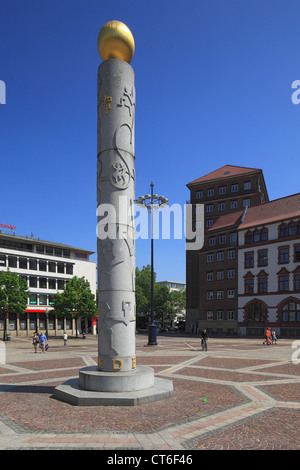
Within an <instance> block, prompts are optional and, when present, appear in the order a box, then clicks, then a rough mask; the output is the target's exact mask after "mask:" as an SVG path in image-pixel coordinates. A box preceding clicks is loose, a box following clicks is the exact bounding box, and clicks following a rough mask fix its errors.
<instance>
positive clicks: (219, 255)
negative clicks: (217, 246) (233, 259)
mask: <svg viewBox="0 0 300 470" xmlns="http://www.w3.org/2000/svg"><path fill="white" fill-rule="evenodd" d="M223 260H224V251H219V253H217V261H223Z"/></svg>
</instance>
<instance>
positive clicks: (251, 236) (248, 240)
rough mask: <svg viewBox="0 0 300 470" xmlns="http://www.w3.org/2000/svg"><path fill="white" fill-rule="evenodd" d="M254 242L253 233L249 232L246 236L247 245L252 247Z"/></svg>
mask: <svg viewBox="0 0 300 470" xmlns="http://www.w3.org/2000/svg"><path fill="white" fill-rule="evenodd" d="M252 242H253V235H252V232H247V233H246V235H245V244H246V245H250V244H251V243H252Z"/></svg>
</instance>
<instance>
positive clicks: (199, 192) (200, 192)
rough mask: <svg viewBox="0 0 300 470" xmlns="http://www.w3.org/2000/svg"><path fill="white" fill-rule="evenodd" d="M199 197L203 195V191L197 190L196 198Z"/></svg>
mask: <svg viewBox="0 0 300 470" xmlns="http://www.w3.org/2000/svg"><path fill="white" fill-rule="evenodd" d="M201 197H203V191H197V192H196V199H200V198H201Z"/></svg>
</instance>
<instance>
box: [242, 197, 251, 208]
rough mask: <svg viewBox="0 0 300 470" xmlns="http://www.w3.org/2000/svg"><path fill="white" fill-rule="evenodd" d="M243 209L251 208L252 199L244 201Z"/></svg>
mask: <svg viewBox="0 0 300 470" xmlns="http://www.w3.org/2000/svg"><path fill="white" fill-rule="evenodd" d="M243 207H250V199H249V198H247V199H243Z"/></svg>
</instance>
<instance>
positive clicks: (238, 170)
mask: <svg viewBox="0 0 300 470" xmlns="http://www.w3.org/2000/svg"><path fill="white" fill-rule="evenodd" d="M257 172H260V173H262V170H260V169H258V168H247V167H243V166H234V165H224V166H222V167H221V168H219V169H218V170H215V171H212V172H211V173H208V174H207V175H204V176H201V177H200V178H198V179H196V180H194V181H191V182H190V183H188V184H187V186H189V185H192V184H196V183H201V182H206V181H213V180H218V179H222V178H228V177H230V176H233V177H234V176H238V175H239V176H241V175H245V174H248V173H257Z"/></svg>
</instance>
